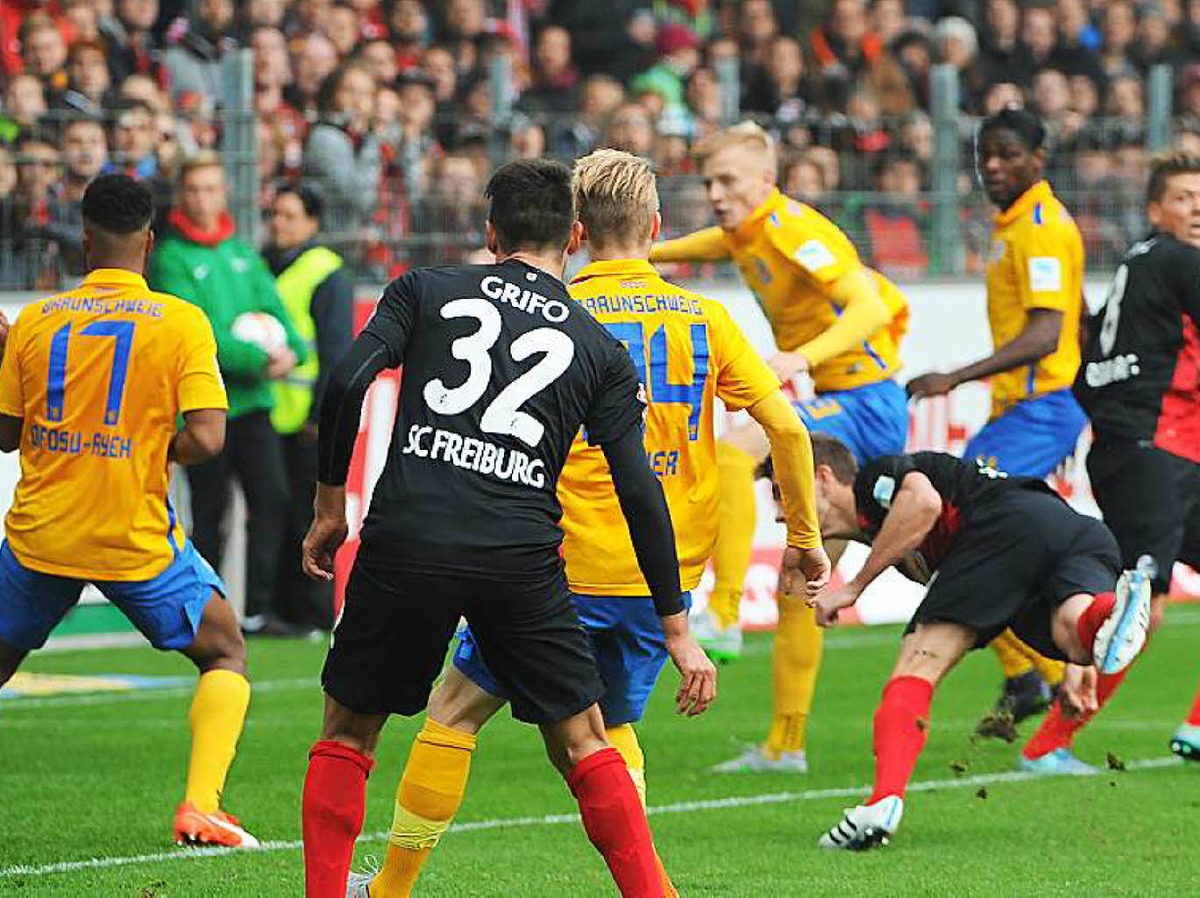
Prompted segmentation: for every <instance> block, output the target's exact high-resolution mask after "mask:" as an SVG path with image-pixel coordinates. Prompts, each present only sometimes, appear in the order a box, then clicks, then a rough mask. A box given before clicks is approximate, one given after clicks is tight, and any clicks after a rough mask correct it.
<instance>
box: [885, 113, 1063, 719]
mask: <svg viewBox="0 0 1200 898" xmlns="http://www.w3.org/2000/svg"><path fill="white" fill-rule="evenodd" d="M1045 139H1046V129H1045V127H1044V126H1043V125H1042V123H1041V122H1040V121H1039V120H1038V118H1037V116H1035V115H1033V113H1031V112H1026V111H1025V110H1023V109H1005V110H1003V111H1001V112H999V113H997V114H996V115H993V116H990V117H988V118H986V119H984V120H983V123H982V125H980V128H979V136H978V149H977V156H978V163H979V175H980V178H981V179H982V181H983V188H984V191H985V192H986V193H987V196H988V199H989V200H991V201H992V202H993V203H994V204H995V205H996V208H997V209H998V210H999V212H997V214H996V217H995V226H994V229H993V232H992V251H991V256H990V258H989V260H988V269H987V300H988V323H989V325H990V326H991V331H992V343H993V344H994V346H995V351H994V352H993V353H992V354H991V355H990V356H988V357H987V358H985V359H981V360H980V361H978V362H973V363H972V364H970V365H966V366H964V367H962V368H959V369H957V370H955V371H950V372H947V373H930V374H924V375H922V376H920V377H917V378H914V379H913V380H911V381H909V383H908V385H907V389H908V392H909V395H911V396H913V397H914V398H923V397H930V396H944V395H946V394H947V393H949V392H950V391H951V390H953V389H954V388H955V387H957V386H959V385H961V384H964V383H969V382H971V381H975V380H982V379H984V378H989V379H990V381H991V387H992V414H991V418H990V419H989V421H988V423H987V424H986V425H985V426H984V427H983V429H982V430H980V431H979V433H977V434H976V435H975V436H974V437H973V438H972V439H971V441H970V442H969V443H968V444H967V448H966V451H965V452H964V457H965V458H968V459H980V460H982V461H983V462H984V463H985V464H988V465H990V466H992V467H994V468H998V469H999V470H1001V471H1005V472H1007V473H1009V474H1019V475H1021V476H1027V477H1047V476H1049V475H1050V473H1051V472H1052V471H1054V469H1055V468H1057V467H1058V466H1059V465H1060V464H1061V463H1062V462H1063V461H1064V460H1065V459H1066V458H1067V457H1069V456H1070V455H1071V454H1072V453H1074V451H1075V444H1076V443H1077V442H1078V440H1079V434H1080V433H1081V432H1082V431H1083V426H1084V424H1086V423H1087V419H1086V417H1085V416H1084V413H1083V409H1081V408H1080V407H1079V403H1078V402H1076V401H1075V397H1074V396H1073V395H1072V393H1071V384H1072V383H1073V382H1074V380H1075V373H1076V371H1078V369H1079V320H1080V316H1081V314H1082V310H1083V267H1084V254H1083V239H1082V238H1081V237H1080V235H1079V228H1078V227H1076V226H1075V222H1074V220H1073V219H1072V218H1071V215H1070V213H1068V212H1067V210H1066V207H1065V206H1063V204H1062V203H1061V202H1060V201H1059V200H1058V198H1057V197H1056V196H1055V195H1054V192H1053V191H1052V190H1051V189H1050V184H1049V183H1048V182H1047V181H1045V180H1044V179H1043V178H1042V171H1043V169H1044V167H1045V162H1046V150H1045V146H1044V144H1045ZM992 648H993V649H994V650H995V652H996V655H997V657H998V658H999V660H1000V666H1001V668H1002V669H1003V671H1004V687H1003V691H1002V694H1001V698H1000V701H999V703H998V704H997V708H996V711H995V712H993V715H992V716H990V717H989V718H985V720H984V722H983V723H982V724H981V726H980V733H981V734H983V735H1000V733H1001V732H1002V731H1003V730H1004V729H1010V728H1011V727H1010V726H1006V725H1005V724H1004V723H1003V721H1001V720H1000V717H1002V716H1005V715H1008V714H1011V716H1012V721H1013V722H1019V721H1020V720H1023V719H1024V718H1026V717H1028V716H1030V715H1032V714H1036V713H1038V712H1039V711H1042V710H1044V709H1045V707H1046V705H1047V704H1049V701H1050V696H1051V692H1050V689H1051V687H1052V686H1056V685H1057V684H1058V682H1059V681H1060V680H1061V679H1062V669H1063V668H1062V665H1061V664H1056V663H1055V662H1053V661H1051V660H1049V659H1047V658H1043V657H1042V656H1040V655H1038V654H1037V653H1036V652H1034V651H1033V650H1032V649H1030V648H1029V647H1028V646H1025V645H1023V644H1022V643H1021V642H1020V640H1018V639H1016V638H1014V637H1013V635H1012V633H1009V632H1005V633H1003V634H1001V635H1000V636H998V637H997V639H996V641H995V642H994V643H993V645H992ZM997 724H999V726H997Z"/></svg>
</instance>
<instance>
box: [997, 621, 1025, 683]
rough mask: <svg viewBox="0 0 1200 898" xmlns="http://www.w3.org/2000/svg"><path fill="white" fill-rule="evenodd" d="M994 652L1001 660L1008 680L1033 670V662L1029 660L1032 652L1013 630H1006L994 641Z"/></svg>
mask: <svg viewBox="0 0 1200 898" xmlns="http://www.w3.org/2000/svg"><path fill="white" fill-rule="evenodd" d="M992 651H994V652H995V653H996V657H997V658H999V659H1000V669H1001V670H1002V671H1004V679H1006V680H1011V679H1012V678H1013V677H1019V676H1021V674H1027V673H1029V671H1031V670H1033V662H1032V661H1030V659H1029V653H1030V652H1031V651H1032V650H1031V649H1030V648H1029V647H1028V646H1027V645H1025V643H1023V642H1021V640H1019V639H1017V637H1016V635H1015V634H1014V633H1013V631H1012V630H1005V631H1004V632H1003V633H1001V634H1000V635H999V636H997V637H996V638H995V639H993V640H992Z"/></svg>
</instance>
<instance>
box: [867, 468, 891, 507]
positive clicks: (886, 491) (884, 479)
mask: <svg viewBox="0 0 1200 898" xmlns="http://www.w3.org/2000/svg"><path fill="white" fill-rule="evenodd" d="M871 495H872V496H874V497H875V501H876V502H878V503H879V507H880V508H891V507H892V496H894V495H896V478H894V477H888V476H887V475H886V474H884V475H883V476H881V477H879V478H877V479H876V480H875V486H874V488H872V490H871Z"/></svg>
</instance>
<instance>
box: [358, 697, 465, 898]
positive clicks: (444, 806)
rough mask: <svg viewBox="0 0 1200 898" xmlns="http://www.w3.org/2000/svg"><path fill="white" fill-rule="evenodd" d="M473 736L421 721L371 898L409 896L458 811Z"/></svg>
mask: <svg viewBox="0 0 1200 898" xmlns="http://www.w3.org/2000/svg"><path fill="white" fill-rule="evenodd" d="M474 750H475V737H474V736H472V735H470V734H469V733H463V732H460V731H459V730H455V729H452V728H450V727H447V726H443V725H442V724H440V723H438V722H437V721H436V720H430V719H429V718H426V719H425V726H424V727H422V728H421V732H419V733H417V738H416V739H415V740H414V741H413V746H412V751H410V752H409V753H408V763H407V764H405V765H404V774H403V776H401V777H400V785H399V786H398V787H397V789H396V810H395V814H394V815H393V817H392V830H391V832H390V833H389V834H388V847H387V855H386V856H385V857H384V860H383V867H382V868H381V869H380V871H379V873H378V874H376V876H375V878H374V879H372V880H371V885H370V891H371V898H407V896H408V895H409V894H410V893H411V892H412V887H413V885H414V883H416V881H417V876H418V874H419V873H420V872H421V866H422V865H423V864H424V863H425V860H426V858H428V857H429V855H430V853H431V852H432V851H433V849H434V848H435V847H436V846H437V843H438V840H439V839H440V838H441V837H442V834H443V833H445V832H446V830H447V829H449V828H450V821H451V820H453V819H454V815H455V814H457V813H458V807H459V805H461V804H462V799H463V794H464V793H465V792H466V791H467V777H468V775H469V774H470V772H471V752H472V751H474Z"/></svg>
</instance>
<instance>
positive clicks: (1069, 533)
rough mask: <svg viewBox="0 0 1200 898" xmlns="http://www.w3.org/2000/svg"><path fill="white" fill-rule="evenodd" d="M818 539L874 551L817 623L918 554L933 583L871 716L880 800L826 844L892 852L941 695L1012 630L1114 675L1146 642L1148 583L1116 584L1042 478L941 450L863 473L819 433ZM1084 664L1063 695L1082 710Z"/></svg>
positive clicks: (1112, 553) (1087, 534)
mask: <svg viewBox="0 0 1200 898" xmlns="http://www.w3.org/2000/svg"><path fill="white" fill-rule="evenodd" d="M813 455H814V457H815V460H816V466H817V467H816V476H817V508H818V509H819V510H820V513H821V530H822V532H823V533H826V534H830V533H846V532H853V531H855V530H860V529H861V530H863V531H865V532H866V535H867V537H868V539H869V540H870V541H871V542H872V546H871V552H870V555H869V556H868V557H867V560H866V563H865V564H864V565H863V568H862V570H861V571H860V572H859V573H858V575H857V576H855V577H854V578H853V579H852V580H850V581H849V582H848V583H846V584H845V585H843V586H839V587H837V588H835V589H827V590H826V591H825V592H822V593H821V594H820V595H819V596H817V598H816V601H815V604H816V610H817V618H818V620H819V621H820V622H821V624H822V625H823V626H828V625H830V624H832V623H834V622H836V620H837V616H838V611H839V610H840V609H842V608H848V607H850V606H851V605H853V604H854V603H855V601H857V599H858V597H859V596H860V595H861V594H862V592H863V590H864V589H866V587H867V586H868V585H870V583H871V582H872V581H873V580H874V579H875V578H876V577H878V576H879V575H880V574H881V573H883V571H885V570H886V569H887V568H888V567H890V566H892V565H895V564H897V563H899V562H902V561H904V560H905V558H906V556H907V555H908V554H909V553H911V552H913V551H914V550H915V551H917V552H918V553H920V555H921V556H922V558H923V560H924V562H925V567H926V569H927V570H929V571H930V572H932V573H933V574H934V578H933V579H932V580H930V582H929V590H928V592H927V593H926V594H925V598H924V600H923V601H922V602H921V605H920V607H918V608H917V610H916V613H915V614H914V615H913V618H912V620H911V621H910V622H909V625H908V630H907V632H906V634H905V637H904V642H903V644H902V646H901V649H900V658H899V660H898V661H897V663H896V667H895V669H894V670H893V671H892V676H891V679H890V680H888V682H887V685H886V686H884V688H883V699H882V701H881V702H880V704H879V707H878V709H877V710H876V711H875V739H874V747H875V790H874V792H873V793H872V794H871V797H870V798H869V799H868V801H867V803H866V804H863V805H859V806H858V807H855V808H851V809H850V810H848V811H847V812H846V815H845V816H844V817H843V818H842V820H841V821H840V822H839V823H838V824H837V825H836V826H834V827H833V829H831V830H829V832H828V833H826V834H825V835H824V836H822V837H821V839H820V842H819V844H820V846H821V847H823V848H849V849H862V848H871V847H873V846H875V845H880V844H886V842H887V840H888V838H889V837H890V836H891V835H892V834H894V833H895V832H896V828H897V827H898V826H899V825H900V818H901V817H902V816H903V814H904V792H905V789H906V787H907V786H908V782H909V780H910V779H911V777H912V772H913V768H914V767H915V766H916V763H917V757H918V756H919V755H920V753H921V749H922V748H923V747H924V745H925V737H926V733H927V731H928V729H929V706H930V701H931V699H932V696H933V690H934V688H935V687H936V686H937V685H938V683H940V682H941V680H942V678H943V677H944V676H945V675H946V674H947V673H948V672H949V670H950V669H951V668H952V667H953V666H954V665H955V664H956V663H958V661H959V659H960V658H962V656H963V655H965V654H966V653H967V652H968V651H970V650H971V649H973V648H979V647H982V646H984V645H987V644H988V642H989V641H990V640H991V639H993V638H994V637H995V636H996V635H997V634H998V633H1000V632H1002V631H1003V630H1004V629H1005V628H1007V627H1012V629H1013V631H1014V632H1015V633H1016V634H1017V636H1018V637H1020V638H1021V639H1022V640H1024V641H1025V642H1026V643H1027V644H1029V645H1031V646H1032V647H1034V648H1035V649H1037V650H1038V651H1039V652H1041V653H1043V654H1044V655H1047V656H1049V657H1052V658H1058V659H1061V660H1066V661H1071V662H1073V663H1074V664H1075V665H1092V664H1095V665H1096V666H1097V667H1098V668H1099V669H1100V671H1101V672H1104V673H1107V674H1115V673H1118V672H1120V671H1122V670H1124V669H1125V668H1126V667H1128V666H1129V664H1130V662H1132V661H1133V659H1134V658H1135V657H1136V656H1137V653H1138V652H1139V651H1141V648H1142V646H1143V645H1144V644H1145V641H1146V631H1147V628H1148V627H1149V624H1150V583H1149V580H1148V579H1147V578H1146V577H1145V575H1144V574H1142V573H1141V572H1140V571H1127V572H1125V573H1124V574H1120V565H1119V555H1118V552H1117V545H1116V541H1115V540H1114V539H1113V537H1112V534H1111V533H1109V532H1108V530H1107V528H1105V526H1104V525H1103V524H1102V523H1100V522H1099V521H1097V520H1096V519H1095V518H1089V517H1085V516H1084V515H1081V514H1079V513H1077V512H1075V511H1074V510H1072V509H1071V508H1070V506H1068V505H1067V504H1066V502H1064V501H1063V500H1062V499H1061V498H1059V496H1058V495H1057V494H1056V493H1055V492H1054V491H1053V490H1051V489H1050V488H1049V487H1048V486H1047V485H1046V484H1045V482H1044V481H1042V480H1039V479H1036V478H1030V477H1009V476H1007V475H1005V474H1002V473H1000V472H999V471H997V470H996V469H995V468H991V467H987V466H986V465H984V464H982V463H980V462H974V461H964V460H961V459H958V458H955V457H954V456H951V455H946V454H944V453H940V452H917V453H915V454H913V455H891V456H885V457H883V458H878V459H876V460H875V461H873V462H871V463H870V464H868V465H866V466H865V467H863V468H858V467H857V465H856V464H855V462H854V457H853V456H852V455H851V454H850V451H849V450H848V449H847V448H846V447H845V446H843V445H842V444H840V443H839V442H838V441H837V440H835V439H832V438H829V437H824V436H821V435H819V434H815V435H814V436H813ZM1082 677H1083V668H1082V667H1070V668H1068V675H1067V678H1066V679H1065V680H1064V682H1063V691H1064V692H1067V693H1069V694H1070V695H1071V697H1072V700H1073V701H1075V702H1077V703H1078V704H1080V706H1083V705H1085V703H1086V699H1084V698H1083V696H1082V695H1081V693H1082V691H1083V690H1082V689H1081V688H1080V680H1081V678H1082Z"/></svg>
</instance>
